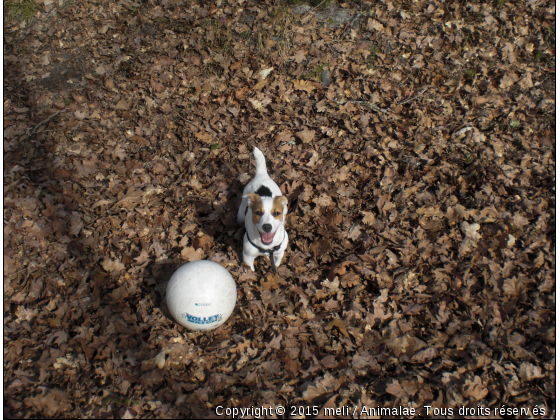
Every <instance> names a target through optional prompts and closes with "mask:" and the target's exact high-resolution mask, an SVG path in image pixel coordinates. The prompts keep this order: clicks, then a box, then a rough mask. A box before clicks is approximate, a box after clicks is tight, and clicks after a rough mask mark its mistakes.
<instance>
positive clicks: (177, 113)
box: [173, 109, 198, 128]
mask: <svg viewBox="0 0 560 420" xmlns="http://www.w3.org/2000/svg"><path fill="white" fill-rule="evenodd" d="M173 112H174V113H175V115H177V116H178V117H179V118H181V119H182V120H183V121H185V122H186V123H187V124H190V125H191V126H193V127H194V128H198V127H197V126H196V125H195V124H194V123H192V122H190V121H189V120H187V119H186V118H185V117H183V116H182V115H181V114H179V111H176V110H175V109H174V110H173Z"/></svg>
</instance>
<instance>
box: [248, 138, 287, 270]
mask: <svg viewBox="0 0 560 420" xmlns="http://www.w3.org/2000/svg"><path fill="white" fill-rule="evenodd" d="M253 156H254V157H255V168H256V171H255V177H254V178H253V179H252V180H251V181H250V182H249V183H248V184H247V185H246V186H245V188H244V189H243V198H242V200H241V206H240V207H239V211H238V213H237V222H238V223H243V221H245V230H246V232H245V235H243V262H244V263H245V264H247V265H248V266H249V267H250V268H251V270H253V271H255V265H254V261H255V258H256V257H258V256H267V255H268V257H269V258H270V265H271V267H272V271H274V272H276V267H278V266H280V264H281V263H282V258H283V257H284V252H285V251H286V248H287V247H288V234H287V233H286V230H285V229H284V225H285V224H286V214H287V213H288V199H287V198H286V197H285V196H283V195H282V191H280V188H279V187H278V185H276V183H275V182H274V181H273V180H272V179H271V178H270V176H269V175H268V171H267V170H266V160H265V158H264V155H263V153H262V152H261V151H260V150H259V149H258V148H257V147H255V149H254V150H253Z"/></svg>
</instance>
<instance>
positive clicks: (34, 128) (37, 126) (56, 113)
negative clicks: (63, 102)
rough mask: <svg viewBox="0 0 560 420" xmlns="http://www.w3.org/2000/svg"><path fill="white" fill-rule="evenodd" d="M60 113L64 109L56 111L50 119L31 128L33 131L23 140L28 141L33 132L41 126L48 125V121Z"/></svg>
mask: <svg viewBox="0 0 560 420" xmlns="http://www.w3.org/2000/svg"><path fill="white" fill-rule="evenodd" d="M62 111H64V109H61V110H60V111H56V112H55V113H54V114H52V115H51V116H50V117H48V118H45V119H44V120H43V121H41V122H40V123H39V124H37V125H36V126H35V127H33V129H32V130H31V131H30V132H29V134H28V135H27V137H26V138H25V141H27V140H29V139H30V138H31V137H32V136H33V134H35V132H36V131H37V130H38V129H39V127H41V126H42V125H45V124H48V123H49V121H50V120H52V119H53V118H54V117H56V116H57V115H58V114H60V113H61V112H62Z"/></svg>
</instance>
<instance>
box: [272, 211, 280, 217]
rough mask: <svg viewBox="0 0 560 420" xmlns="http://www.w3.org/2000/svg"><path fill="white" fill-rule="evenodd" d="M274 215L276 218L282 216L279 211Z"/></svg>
mask: <svg viewBox="0 0 560 420" xmlns="http://www.w3.org/2000/svg"><path fill="white" fill-rule="evenodd" d="M272 215H273V216H274V217H278V216H280V212H279V211H275V212H274V213H272Z"/></svg>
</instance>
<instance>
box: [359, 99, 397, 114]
mask: <svg viewBox="0 0 560 420" xmlns="http://www.w3.org/2000/svg"><path fill="white" fill-rule="evenodd" d="M350 103H351V104H359V105H366V106H367V107H369V108H370V109H372V110H374V111H377V112H381V113H383V114H389V113H390V112H391V111H387V110H386V109H383V108H379V107H378V106H377V105H374V104H372V103H371V102H367V101H350Z"/></svg>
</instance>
